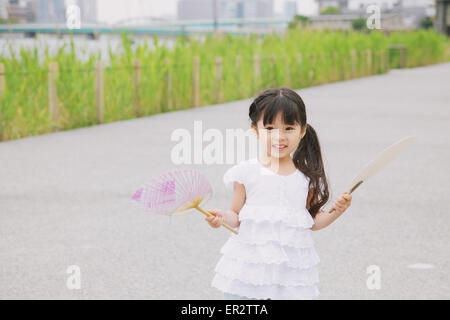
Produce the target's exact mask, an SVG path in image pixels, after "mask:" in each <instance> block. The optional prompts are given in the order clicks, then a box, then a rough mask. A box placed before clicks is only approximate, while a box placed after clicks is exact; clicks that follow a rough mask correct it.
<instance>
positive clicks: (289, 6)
mask: <svg viewBox="0 0 450 320" xmlns="http://www.w3.org/2000/svg"><path fill="white" fill-rule="evenodd" d="M283 13H284V17H285V18H286V19H289V20H291V19H292V18H294V16H295V15H296V14H297V1H285V2H284V11H283Z"/></svg>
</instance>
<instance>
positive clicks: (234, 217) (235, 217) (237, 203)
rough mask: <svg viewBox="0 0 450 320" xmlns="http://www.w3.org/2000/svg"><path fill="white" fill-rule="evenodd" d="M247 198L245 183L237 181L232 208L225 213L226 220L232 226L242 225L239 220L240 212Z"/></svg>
mask: <svg viewBox="0 0 450 320" xmlns="http://www.w3.org/2000/svg"><path fill="white" fill-rule="evenodd" d="M245 199H246V193H245V187H244V185H243V184H240V183H239V182H236V181H235V182H234V193H233V199H232V201H231V209H230V210H228V211H225V212H224V213H223V217H224V222H225V223H227V224H228V225H229V226H230V227H232V228H237V227H239V226H240V225H241V222H240V221H239V212H240V211H241V209H242V207H243V206H244V203H245Z"/></svg>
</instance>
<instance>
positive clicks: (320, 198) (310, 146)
mask: <svg viewBox="0 0 450 320" xmlns="http://www.w3.org/2000/svg"><path fill="white" fill-rule="evenodd" d="M293 161H294V163H295V166H296V167H297V168H298V169H299V170H300V171H301V172H303V173H304V174H305V176H307V177H308V178H309V179H310V181H309V190H312V192H313V193H312V196H311V197H310V198H309V199H308V200H307V201H309V213H310V214H311V216H312V217H314V216H315V215H316V214H317V212H319V210H320V208H321V207H323V206H324V205H325V204H326V203H327V201H328V199H329V190H328V182H327V177H326V174H325V170H324V165H323V161H322V153H321V149H320V143H319V138H318V137H317V134H316V131H315V130H314V128H313V127H312V126H311V125H310V124H306V134H305V136H304V137H303V138H302V139H301V140H300V143H299V145H298V147H297V150H295V152H294V155H293Z"/></svg>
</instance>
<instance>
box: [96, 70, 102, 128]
mask: <svg viewBox="0 0 450 320" xmlns="http://www.w3.org/2000/svg"><path fill="white" fill-rule="evenodd" d="M103 90H104V84H103V62H102V61H97V66H96V79H95V99H96V101H97V122H98V123H103V120H104V94H103Z"/></svg>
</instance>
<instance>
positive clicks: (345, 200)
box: [333, 191, 352, 213]
mask: <svg viewBox="0 0 450 320" xmlns="http://www.w3.org/2000/svg"><path fill="white" fill-rule="evenodd" d="M351 203H352V195H351V194H350V193H348V192H347V191H345V192H344V193H342V194H341V195H340V196H339V198H337V199H336V201H335V202H334V205H333V208H334V210H336V211H337V212H338V213H343V212H344V211H345V210H347V208H348V207H350V205H351Z"/></svg>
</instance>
